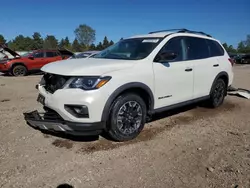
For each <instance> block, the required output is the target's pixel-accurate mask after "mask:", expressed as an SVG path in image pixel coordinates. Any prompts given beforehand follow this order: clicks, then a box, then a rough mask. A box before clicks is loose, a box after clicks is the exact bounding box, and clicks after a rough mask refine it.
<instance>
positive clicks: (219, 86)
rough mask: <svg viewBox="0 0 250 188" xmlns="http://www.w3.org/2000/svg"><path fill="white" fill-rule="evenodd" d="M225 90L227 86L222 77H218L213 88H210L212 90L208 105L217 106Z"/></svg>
mask: <svg viewBox="0 0 250 188" xmlns="http://www.w3.org/2000/svg"><path fill="white" fill-rule="evenodd" d="M226 92H227V86H226V83H225V81H224V80H223V79H220V78H219V79H218V80H217V81H216V82H215V84H214V86H213V88H212V92H211V94H210V99H209V101H208V104H209V106H210V107H212V108H216V107H219V106H220V105H221V104H222V103H223V101H224V98H225V95H226Z"/></svg>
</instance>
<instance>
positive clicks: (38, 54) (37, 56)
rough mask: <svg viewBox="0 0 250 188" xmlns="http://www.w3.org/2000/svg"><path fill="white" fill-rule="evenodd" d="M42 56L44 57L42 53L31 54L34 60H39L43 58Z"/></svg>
mask: <svg viewBox="0 0 250 188" xmlns="http://www.w3.org/2000/svg"><path fill="white" fill-rule="evenodd" d="M43 56H44V54H43V52H35V53H34V54H33V57H34V58H41V57H43Z"/></svg>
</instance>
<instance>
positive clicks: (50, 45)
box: [43, 35, 58, 49]
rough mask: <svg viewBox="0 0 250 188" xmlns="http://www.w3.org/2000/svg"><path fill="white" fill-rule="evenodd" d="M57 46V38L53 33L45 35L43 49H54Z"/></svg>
mask: <svg viewBox="0 0 250 188" xmlns="http://www.w3.org/2000/svg"><path fill="white" fill-rule="evenodd" d="M57 47H58V40H57V39H56V37H55V36H54V35H47V36H46V38H45V40H44V43H43V48H45V49H56V48H57Z"/></svg>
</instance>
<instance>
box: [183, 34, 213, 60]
mask: <svg viewBox="0 0 250 188" xmlns="http://www.w3.org/2000/svg"><path fill="white" fill-rule="evenodd" d="M185 42H186V47H187V48H186V49H187V59H188V60H196V59H204V58H208V57H209V51H208V45H207V43H206V39H202V38H196V37H185Z"/></svg>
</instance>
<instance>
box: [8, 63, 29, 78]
mask: <svg viewBox="0 0 250 188" xmlns="http://www.w3.org/2000/svg"><path fill="white" fill-rule="evenodd" d="M11 74H12V75H13V76H25V75H26V74H27V69H26V67H25V66H23V65H15V66H14V67H13V68H12V71H11Z"/></svg>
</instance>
